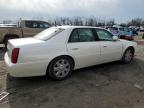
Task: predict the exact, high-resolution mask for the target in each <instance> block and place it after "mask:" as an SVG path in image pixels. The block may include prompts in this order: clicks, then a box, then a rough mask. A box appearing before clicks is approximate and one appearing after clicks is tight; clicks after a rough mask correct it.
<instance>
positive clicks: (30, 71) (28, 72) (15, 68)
mask: <svg viewBox="0 0 144 108" xmlns="http://www.w3.org/2000/svg"><path fill="white" fill-rule="evenodd" d="M4 60H5V64H6V66H7V70H8V72H9V74H10V75H11V76H13V77H31V76H43V75H46V69H47V64H46V63H44V62H43V63H42V62H33V63H17V64H13V63H11V60H10V58H9V56H8V54H7V53H5V56H4Z"/></svg>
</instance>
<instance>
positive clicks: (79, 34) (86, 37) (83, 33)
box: [69, 28, 95, 42]
mask: <svg viewBox="0 0 144 108" xmlns="http://www.w3.org/2000/svg"><path fill="white" fill-rule="evenodd" d="M90 41H95V37H94V34H93V32H92V29H87V28H84V29H83V28H80V29H75V30H74V31H73V32H72V34H71V36H70V39H69V42H90Z"/></svg>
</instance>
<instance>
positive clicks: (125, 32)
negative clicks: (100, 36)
mask: <svg viewBox="0 0 144 108" xmlns="http://www.w3.org/2000/svg"><path fill="white" fill-rule="evenodd" d="M106 29H107V30H108V31H110V32H111V33H112V34H113V35H115V36H119V38H120V39H126V40H134V36H135V35H137V32H136V31H135V30H134V29H132V28H129V27H122V26H118V25H114V26H113V27H106Z"/></svg>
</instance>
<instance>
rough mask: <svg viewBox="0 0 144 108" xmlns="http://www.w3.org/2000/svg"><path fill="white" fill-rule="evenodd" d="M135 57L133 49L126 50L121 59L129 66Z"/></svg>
mask: <svg viewBox="0 0 144 108" xmlns="http://www.w3.org/2000/svg"><path fill="white" fill-rule="evenodd" d="M133 57H134V50H133V49H132V48H128V49H126V51H125V52H124V54H123V57H122V59H121V61H122V63H124V64H128V63H131V62H132V60H133Z"/></svg>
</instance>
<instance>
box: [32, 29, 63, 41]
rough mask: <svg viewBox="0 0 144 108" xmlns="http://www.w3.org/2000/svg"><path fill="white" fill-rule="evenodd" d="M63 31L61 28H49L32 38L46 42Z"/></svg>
mask: <svg viewBox="0 0 144 108" xmlns="http://www.w3.org/2000/svg"><path fill="white" fill-rule="evenodd" d="M63 30H64V29H63V28H57V27H51V28H48V29H46V30H44V31H42V32H40V33H38V34H37V35H35V36H34V38H36V39H39V40H43V41H46V40H48V39H50V38H51V37H53V36H55V35H57V34H59V33H60V32H62V31H63Z"/></svg>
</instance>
